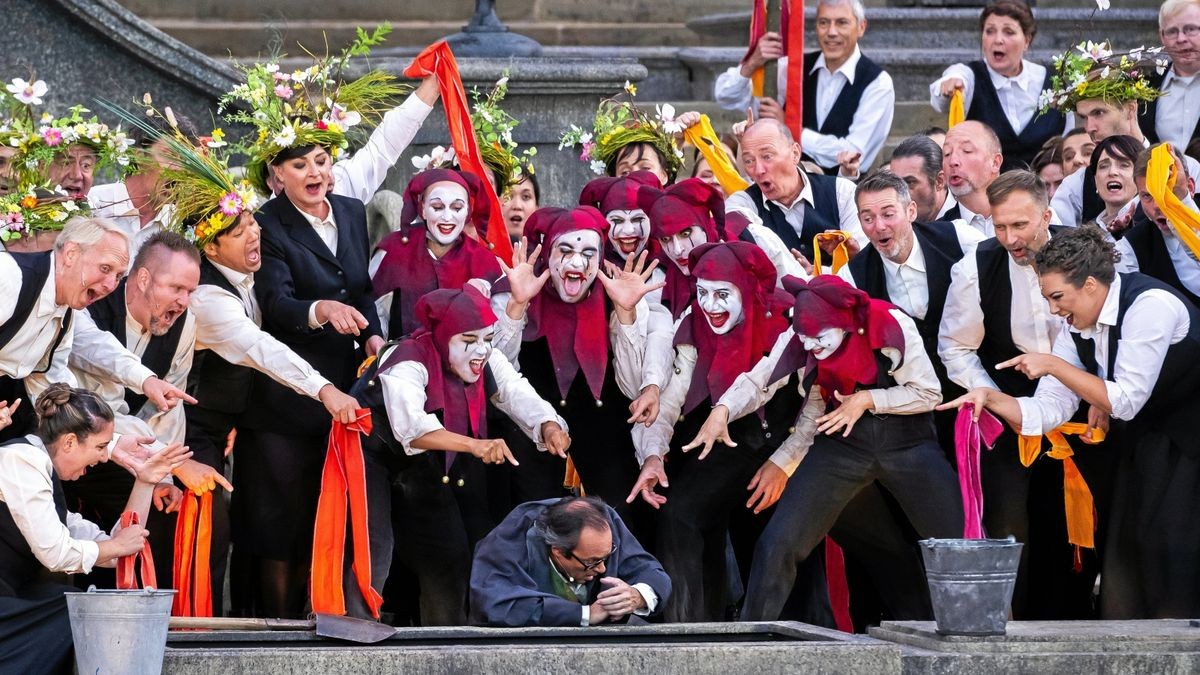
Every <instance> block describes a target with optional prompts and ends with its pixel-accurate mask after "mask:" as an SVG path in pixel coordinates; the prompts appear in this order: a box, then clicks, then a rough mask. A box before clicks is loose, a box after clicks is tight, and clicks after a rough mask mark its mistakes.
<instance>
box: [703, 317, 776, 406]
mask: <svg viewBox="0 0 1200 675" xmlns="http://www.w3.org/2000/svg"><path fill="white" fill-rule="evenodd" d="M793 335H794V333H793V332H792V329H791V328H789V329H787V330H786V331H784V332H783V334H782V335H780V336H779V339H777V340H776V341H775V345H774V346H773V347H771V353H770V354H768V355H766V356H764V357H762V358H761V359H759V361H758V363H756V364H754V367H753V368H751V369H750V370H749V371H747V372H744V373H742V374H741V375H738V376H737V378H736V379H734V381H733V384H731V385H730V386H729V389H726V390H725V393H724V394H722V395H721V400H720V401H717V403H716V405H723V406H725V407H726V408H728V409H729V421H731V422H732V421H733V420H736V419H738V418H741V417H745V416H746V415H749V414H750V413H752V412H754V411H755V410H758V409H759V408H761V407H763V406H764V405H765V404H766V403H767V401H770V400H771V397H772V396H774V395H775V392H776V391H779V389H780V388H781V387H783V386H784V385H785V384H787V380H788V378H787V377H783V378H780V379H779V380H777V381H775V382H770V381H769V380H770V379H771V373H772V372H774V370H775V366H776V364H778V363H779V359H781V358H782V357H783V353H784V351H786V350H787V346H788V343H789V342H790V341H791V339H792V336H793ZM790 376H791V374H790V373H789V374H788V377H790Z"/></svg>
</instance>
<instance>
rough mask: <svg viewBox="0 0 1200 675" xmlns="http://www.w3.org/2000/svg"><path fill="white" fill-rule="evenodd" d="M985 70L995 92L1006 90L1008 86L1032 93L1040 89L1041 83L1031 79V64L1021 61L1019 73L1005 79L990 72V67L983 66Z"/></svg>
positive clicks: (998, 74) (994, 72) (992, 71)
mask: <svg viewBox="0 0 1200 675" xmlns="http://www.w3.org/2000/svg"><path fill="white" fill-rule="evenodd" d="M984 65H985V67H986V68H987V71H988V75H989V76H991V78H992V86H993V87H995V88H996V91H1000V90H1001V89H1006V88H1008V87H1009V86H1010V85H1014V84H1015V85H1017V87H1019V88H1020V89H1021V90H1022V91H1026V92H1034V91H1039V90H1040V89H1041V86H1042V83H1041V82H1039V81H1037V80H1035V79H1034V77H1033V68H1032V66H1033V64H1032V63H1030V62H1029V61H1026V60H1024V59H1021V72H1020V73H1018V74H1017V76H1016V77H1006V76H1004V75H1001V74H1000V73H997V72H996V71H994V70H992V67H991V66H989V65H987V64H984Z"/></svg>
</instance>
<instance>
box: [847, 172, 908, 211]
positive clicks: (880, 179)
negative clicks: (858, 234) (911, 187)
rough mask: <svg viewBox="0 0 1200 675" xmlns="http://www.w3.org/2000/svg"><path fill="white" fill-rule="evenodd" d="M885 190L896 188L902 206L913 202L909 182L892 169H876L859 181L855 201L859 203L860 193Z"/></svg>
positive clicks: (855, 190)
mask: <svg viewBox="0 0 1200 675" xmlns="http://www.w3.org/2000/svg"><path fill="white" fill-rule="evenodd" d="M884 190H895V191H896V196H897V197H899V198H900V205H901V206H904V207H907V206H908V204H909V203H910V202H912V196H911V195H910V194H909V192H908V183H906V182H904V179H903V178H901V177H899V176H897V175H896V174H894V173H892V172H891V171H875V172H873V173H871V174H870V175H868V176H867V177H866V178H863V179H862V180H861V181H859V183H858V185H857V186H856V187H855V188H854V201H855V202H856V203H857V202H858V197H859V195H861V194H862V193H864V192H871V193H876V192H883V191H884Z"/></svg>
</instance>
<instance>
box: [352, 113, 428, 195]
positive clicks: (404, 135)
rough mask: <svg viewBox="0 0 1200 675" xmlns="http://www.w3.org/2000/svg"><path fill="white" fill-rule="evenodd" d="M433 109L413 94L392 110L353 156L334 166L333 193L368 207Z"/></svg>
mask: <svg viewBox="0 0 1200 675" xmlns="http://www.w3.org/2000/svg"><path fill="white" fill-rule="evenodd" d="M432 111H433V106H430V105H426V104H425V102H424V101H422V100H421V99H419V98H417V95H416V94H410V95H409V97H408V98H407V99H405V101H404V103H402V104H400V107H398V108H394V109H392V110H389V111H388V112H387V114H386V115H384V116H383V119H382V120H381V121H380V122H379V126H377V127H375V130H374V131H372V132H371V137H370V138H369V139H367V143H366V145H364V146H363V147H362V148H361V149H360V150H359V151H358V152H356V153H354V156H353V157H350V158H348V159H344V160H342V161H340V162H337V163H335V164H334V165H333V193H334V194H337V195H342V196H344V197H353V198H355V199H357V200H359V201H361V202H363V203H364V204H365V203H367V202H369V201H371V197H373V196H374V195H375V191H376V190H378V189H379V186H380V185H383V180H384V179H385V178H387V173H388V170H389V169H391V168H392V166H393V165H394V164H395V163H396V161H397V160H399V159H400V155H401V154H402V153H403V152H404V149H405V148H407V147H408V145H409V143H412V140H413V138H414V137H416V135H417V131H418V130H419V129H420V128H421V124H422V123H423V122H424V121H425V118H426V117H428V116H429V113H430V112H432Z"/></svg>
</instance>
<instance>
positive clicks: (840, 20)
mask: <svg viewBox="0 0 1200 675" xmlns="http://www.w3.org/2000/svg"><path fill="white" fill-rule="evenodd" d="M866 30H867V17H866V12H865V10H864V9H863V5H862V2H861V0H820V2H818V3H817V26H816V33H817V41H818V42H819V43H820V45H821V51H819V52H811V53H809V54H805V55H804V85H803V92H804V106H803V108H802V110H803V111H804V119H803V120H802V124H803V127H804V133H803V135H802V137H801V139H800V142H801V144H803V146H804V153H805V159H811V160H812V161H813V162H814V163H816V164H817V165H818V166H820V167H821V168H822V169H823V170H824V171H825V173H826V174H829V175H837V174H838V172H839V169H846V168H849V167H850V166H851V165H853V164H855V163H861V164H860V166H861V170H862V171H863V172H866V171H867V170H868V169H870V168H871V166H872V165H873V164H874V163H875V160H876V159H877V158H878V156H879V151H880V150H881V149H883V144H884V141H885V140H887V136H888V133H889V132H890V131H891V128H892V115H893V113H894V111H895V107H896V91H895V87H894V86H893V84H892V78H891V76H890V75H888V74H887V73H886V72H884V70H883V69H882V68H880V67H879V65H878V64H877V63H875V62H874V61H872V60H871V59H869V58H867V57H866V56H863V54H862V52H861V51H860V50H859V48H858V41H859V39H861V38H862V36H863V34H864V33H865V32H866ZM782 55H783V43H782V39H781V38H780V36H779V34H777V33H766V34H765V35H763V36H762V38H760V39H759V41H758V44H757V45H756V46H755V48H754V49H753V51H752V52H751V53H750V54H749V56H748V57H747V58H746V59H745V60H744V61H743V62H742V63H741V65H739V66H734V67H732V68H730V69H729V70H727V71H726V72H724V73H722V74H721V75H720V76H719V77H718V78H717V81H716V84H715V98H716V100H717V103H719V104H720V105H721V107H723V108H726V109H729V110H739V111H741V110H745V109H746V108H747V107H748V106H750V105H751V101H752V99H751V92H750V89H751V87H750V78H751V77H752V76H753V74H754V72H755V71H756V70H758V69H759V68H761V67H762V66H763V64H765V63H766V62H767V61H769V60H773V59H777V58H778V59H779V93H780V100H779V101H778V102H776V101H775V100H773V99H770V98H762V99H760V100H759V107H758V115H759V117H761V118H764V119H767V118H770V119H778V120H782V119H783V105H784V104H785V103H786V102H785V101H784V100H783V92H784V91H785V90H786V87H787V85H786V80H785V76H786V73H787V60H788V57H786V56H783V57H782V58H780V57H781V56H782ZM843 175H851V176H853V174H845V173H843Z"/></svg>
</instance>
